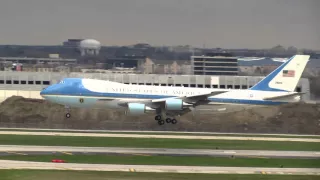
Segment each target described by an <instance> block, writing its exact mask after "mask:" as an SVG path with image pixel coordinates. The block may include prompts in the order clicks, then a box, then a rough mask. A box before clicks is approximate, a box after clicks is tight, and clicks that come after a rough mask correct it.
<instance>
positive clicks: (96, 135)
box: [0, 131, 320, 142]
mask: <svg viewBox="0 0 320 180" xmlns="http://www.w3.org/2000/svg"><path fill="white" fill-rule="evenodd" d="M0 134H2V135H37V136H74V137H81V136H82V137H121V138H163V139H197V140H200V139H202V140H204V139H206V140H251V141H286V142H288V141H292V142H320V139H317V138H284V137H283V138H281V137H236V136H203V135H158V134H111V133H79V132H32V131H29V132H27V131H0Z"/></svg>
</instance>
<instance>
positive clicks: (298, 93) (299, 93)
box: [263, 92, 305, 100]
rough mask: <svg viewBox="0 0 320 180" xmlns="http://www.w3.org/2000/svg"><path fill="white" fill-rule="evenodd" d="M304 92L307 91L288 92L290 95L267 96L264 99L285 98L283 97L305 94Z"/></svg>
mask: <svg viewBox="0 0 320 180" xmlns="http://www.w3.org/2000/svg"><path fill="white" fill-rule="evenodd" d="M303 94H305V93H301V92H297V93H293V94H288V95H281V96H272V97H267V98H264V99H263V100H283V99H285V98H288V97H292V96H297V95H303Z"/></svg>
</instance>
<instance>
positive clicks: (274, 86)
mask: <svg viewBox="0 0 320 180" xmlns="http://www.w3.org/2000/svg"><path fill="white" fill-rule="evenodd" d="M309 58H310V56H309V55H295V56H292V57H291V58H290V59H289V60H288V61H287V62H285V63H283V64H282V65H280V66H279V67H278V68H277V69H275V70H274V71H273V72H271V73H270V74H269V75H268V76H266V77H265V78H264V79H262V80H261V81H260V82H258V83H257V84H256V85H254V86H253V87H252V88H250V90H258V91H285V92H293V91H294V90H295V88H296V86H297V84H298V82H299V80H300V78H301V75H302V73H303V71H304V69H305V67H306V65H307V63H308V61H309Z"/></svg>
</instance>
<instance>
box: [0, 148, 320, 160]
mask: <svg viewBox="0 0 320 180" xmlns="http://www.w3.org/2000/svg"><path fill="white" fill-rule="evenodd" d="M41 152H68V153H117V154H145V155H171V156H178V155H180V156H181V155H184V156H214V157H230V156H235V157H252V158H255V157H256V158H257V157H267V158H320V152H318V151H265V150H211V149H169V148H123V147H71V146H21V145H0V153H9V154H15V153H20V154H25V155H27V154H28V153H32V154H34V153H41Z"/></svg>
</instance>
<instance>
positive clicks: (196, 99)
mask: <svg viewBox="0 0 320 180" xmlns="http://www.w3.org/2000/svg"><path fill="white" fill-rule="evenodd" d="M225 92H228V91H213V92H210V93H206V94H197V95H192V96H178V97H171V98H161V99H153V100H132V101H128V100H118V105H121V106H127V104H128V103H130V102H131V103H143V104H146V105H150V106H153V105H156V106H157V105H160V104H163V103H165V102H166V100H168V99H182V100H183V101H184V102H185V103H190V104H196V103H197V102H199V101H206V100H207V98H208V97H210V96H215V95H218V94H222V93H225Z"/></svg>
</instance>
